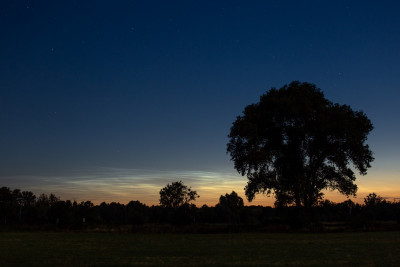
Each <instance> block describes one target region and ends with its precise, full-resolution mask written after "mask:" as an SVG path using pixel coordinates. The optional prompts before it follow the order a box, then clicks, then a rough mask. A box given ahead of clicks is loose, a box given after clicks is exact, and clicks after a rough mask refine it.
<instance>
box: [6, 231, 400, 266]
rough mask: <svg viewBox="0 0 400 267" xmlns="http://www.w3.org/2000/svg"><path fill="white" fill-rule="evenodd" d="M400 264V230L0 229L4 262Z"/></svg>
mask: <svg viewBox="0 0 400 267" xmlns="http://www.w3.org/2000/svg"><path fill="white" fill-rule="evenodd" d="M399 264H400V232H371V233H328V234H322V233H319V234H315V233H313V234H311V233H301V234H300V233H297V234H293V233H287V234H285V233H283V234H282V233H251V234H248V233H245V234H241V233H237V234H118V233H58V232H57V233H55V232H29V233H0V266H117V265H119V266H125V265H133V266H138V265H147V266H149V265H154V266H159V265H169V266H182V265H185V266H224V265H225V266H246V265H247V266H248V265H251V266H257V265H259V266H261V265H264V266H265V265H296V266H298V265H307V266H310V265H316V266H326V265H330V266H338V265H358V266H359V265H367V266H396V265H399Z"/></svg>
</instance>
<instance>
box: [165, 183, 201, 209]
mask: <svg viewBox="0 0 400 267" xmlns="http://www.w3.org/2000/svg"><path fill="white" fill-rule="evenodd" d="M198 197H200V196H199V195H198V194H197V192H196V191H193V190H192V189H191V188H190V187H187V186H186V185H184V184H183V182H182V181H179V182H173V183H172V184H167V185H166V186H165V187H164V188H163V189H161V190H160V204H161V206H163V207H166V208H178V207H180V206H182V205H185V204H189V203H190V202H191V201H195V200H196V198H198Z"/></svg>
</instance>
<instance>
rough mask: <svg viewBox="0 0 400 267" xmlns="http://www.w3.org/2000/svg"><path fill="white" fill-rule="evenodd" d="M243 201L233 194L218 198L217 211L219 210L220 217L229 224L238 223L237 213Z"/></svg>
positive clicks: (233, 192)
mask: <svg viewBox="0 0 400 267" xmlns="http://www.w3.org/2000/svg"><path fill="white" fill-rule="evenodd" d="M243 206H244V204H243V199H242V198H241V197H240V196H239V195H238V194H237V193H236V192H235V191H232V193H230V194H225V196H222V195H221V196H220V197H219V202H218V204H217V209H219V211H220V213H221V215H222V216H224V217H226V218H225V219H226V220H228V221H229V222H230V223H237V222H239V215H240V214H239V213H240V210H241V209H242V208H243Z"/></svg>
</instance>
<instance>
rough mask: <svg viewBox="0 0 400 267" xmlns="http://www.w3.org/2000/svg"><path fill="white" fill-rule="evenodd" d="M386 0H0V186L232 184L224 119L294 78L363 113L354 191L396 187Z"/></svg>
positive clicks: (68, 190) (397, 22)
mask: <svg viewBox="0 0 400 267" xmlns="http://www.w3.org/2000/svg"><path fill="white" fill-rule="evenodd" d="M399 10H400V2H398V1H380V2H377V1H329V2H328V1H251V2H250V1H19V0H18V1H16V0H8V1H2V2H1V3H0V38H1V42H0V91H1V92H0V108H1V110H0V111H1V113H0V186H8V187H11V188H16V187H17V188H20V189H23V190H32V191H34V192H35V193H37V194H39V193H42V192H45V193H50V192H53V193H55V194H57V195H59V196H61V198H62V199H67V198H68V199H77V200H83V199H91V200H95V201H96V200H97V201H100V200H105V201H121V202H126V201H128V200H131V199H139V200H141V201H143V202H146V203H157V201H158V191H159V189H160V188H161V187H162V186H164V185H166V184H167V183H168V182H171V181H175V180H183V181H184V182H185V183H186V184H188V185H191V186H192V187H193V188H194V189H197V190H198V192H199V194H200V196H203V197H201V198H200V201H199V202H201V201H203V202H207V203H211V204H212V203H215V202H217V201H218V197H219V195H221V194H225V193H227V192H230V191H232V190H236V191H237V192H238V193H239V195H242V196H243V195H244V193H243V187H244V185H245V183H246V178H245V177H241V176H239V175H238V174H236V172H235V170H234V168H233V163H232V162H230V161H229V156H228V155H226V143H227V141H228V139H227V134H228V133H229V129H230V126H231V124H232V122H233V121H234V120H235V118H236V116H238V115H240V114H241V112H242V110H243V109H244V107H245V106H246V105H248V104H251V103H254V102H256V101H258V98H259V96H260V95H261V94H263V93H265V92H266V91H267V90H268V89H270V88H271V87H278V88H279V87H281V86H283V85H284V84H287V83H290V82H291V81H293V80H299V81H307V82H311V83H315V84H316V85H317V86H318V87H319V88H321V89H322V91H324V92H325V95H326V97H327V98H328V99H330V100H331V101H333V102H338V103H340V104H349V105H350V106H351V107H352V108H353V109H356V110H360V109H361V110H363V111H364V112H365V113H366V114H367V116H369V118H370V119H371V120H372V122H373V124H374V126H375V129H374V131H373V132H372V134H371V135H370V138H369V141H368V142H369V144H370V145H371V148H372V149H373V151H374V153H375V154H374V155H375V158H376V160H375V162H374V163H373V167H372V168H371V170H370V172H369V175H367V176H365V177H359V180H358V184H359V186H360V196H361V197H363V196H364V195H365V194H364V195H363V193H370V192H372V191H375V192H378V193H380V194H381V195H383V196H385V197H400V181H399V179H398V174H399V171H400V168H399V162H400V155H399V151H400V141H399V136H400V119H399V114H400V105H399V104H398V101H399V99H400V30H399V29H400V17H399ZM265 199H266V198H263V197H262V196H260V197H258V198H257V200H258V201H266V200H265ZM263 203H264V202H263ZM268 203H269V202H268Z"/></svg>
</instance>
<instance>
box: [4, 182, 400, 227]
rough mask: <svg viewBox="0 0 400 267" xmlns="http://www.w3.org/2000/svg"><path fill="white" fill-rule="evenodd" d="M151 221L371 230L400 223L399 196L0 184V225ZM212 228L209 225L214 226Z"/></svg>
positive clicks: (137, 224) (97, 224)
mask: <svg viewBox="0 0 400 267" xmlns="http://www.w3.org/2000/svg"><path fill="white" fill-rule="evenodd" d="M149 225H153V226H154V225H158V226H160V225H164V226H165V225H170V226H173V227H177V228H179V227H180V226H184V225H185V226H189V225H190V226H212V227H211V228H213V229H223V228H224V227H225V226H226V227H228V228H229V227H239V228H243V229H277V230H282V229H296V228H297V229H298V228H302V227H303V228H304V227H309V228H310V227H314V228H315V229H323V228H324V229H327V228H329V227H331V228H335V227H336V228H337V229H355V230H369V229H374V228H379V227H380V226H382V225H391V227H392V228H393V227H394V228H396V229H398V228H399V225H400V202H390V201H386V200H385V199H383V198H381V197H380V196H378V195H376V194H374V193H372V194H370V195H368V196H367V197H366V198H365V199H364V204H362V205H360V204H356V203H354V202H353V201H351V200H346V201H344V202H342V203H333V202H331V201H329V200H324V201H322V202H320V203H319V204H318V205H317V206H315V207H313V208H312V209H311V210H299V209H298V208H296V207H293V206H291V207H279V208H278V207H277V208H272V207H263V206H244V205H243V200H242V199H241V198H240V197H239V196H238V195H237V194H236V193H235V192H232V193H231V194H226V195H225V196H221V198H220V201H219V203H218V204H217V205H216V206H215V207H209V206H207V205H203V206H202V207H196V206H195V205H193V204H188V203H185V204H183V205H180V206H179V207H174V208H171V207H165V206H147V205H145V204H143V203H141V202H139V201H130V202H129V203H128V204H120V203H116V202H111V203H105V202H103V203H101V204H100V205H94V204H93V203H92V202H91V201H82V202H79V203H78V202H76V201H71V200H61V199H59V198H58V197H56V196H55V195H53V194H50V195H46V194H41V195H39V196H35V194H33V193H32V192H30V191H21V190H20V189H14V190H11V189H10V188H8V187H2V188H0V229H1V228H3V229H13V228H18V227H20V228H23V227H28V228H29V227H31V228H33V229H35V228H39V229H40V228H48V229H70V230H74V229H77V230H79V229H95V228H96V227H103V228H104V227H106V228H107V227H109V228H113V227H114V228H115V227H117V228H118V227H121V226H132V227H133V228H132V229H140V227H142V228H143V229H145V228H144V226H149ZM211 228H210V229H211Z"/></svg>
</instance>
